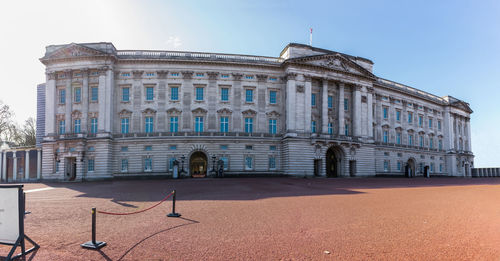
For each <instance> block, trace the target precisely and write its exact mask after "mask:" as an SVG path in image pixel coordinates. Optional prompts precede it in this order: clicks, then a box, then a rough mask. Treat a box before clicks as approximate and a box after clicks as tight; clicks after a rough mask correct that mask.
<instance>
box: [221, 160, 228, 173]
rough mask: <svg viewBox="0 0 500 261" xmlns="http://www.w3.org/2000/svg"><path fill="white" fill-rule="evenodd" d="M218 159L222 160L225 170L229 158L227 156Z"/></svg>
mask: <svg viewBox="0 0 500 261" xmlns="http://www.w3.org/2000/svg"><path fill="white" fill-rule="evenodd" d="M220 159H221V160H222V162H224V166H223V168H224V170H227V169H228V168H229V159H228V158H227V157H221V158H220Z"/></svg>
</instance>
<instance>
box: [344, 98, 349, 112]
mask: <svg viewBox="0 0 500 261" xmlns="http://www.w3.org/2000/svg"><path fill="white" fill-rule="evenodd" d="M348 110H349V100H348V99H344V111H348Z"/></svg>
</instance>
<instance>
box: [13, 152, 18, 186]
mask: <svg viewBox="0 0 500 261" xmlns="http://www.w3.org/2000/svg"><path fill="white" fill-rule="evenodd" d="M16 153H17V152H16V151H13V154H12V163H13V164H12V165H13V167H12V180H17V155H16Z"/></svg>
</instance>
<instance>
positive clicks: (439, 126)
mask: <svg viewBox="0 0 500 261" xmlns="http://www.w3.org/2000/svg"><path fill="white" fill-rule="evenodd" d="M438 130H441V121H438Z"/></svg>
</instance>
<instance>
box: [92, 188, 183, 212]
mask: <svg viewBox="0 0 500 261" xmlns="http://www.w3.org/2000/svg"><path fill="white" fill-rule="evenodd" d="M172 194H174V191H172V192H170V194H168V195H167V196H166V197H165V198H164V199H162V200H161V201H160V202H158V203H156V204H155V205H153V206H151V207H149V208H146V209H143V210H139V211H135V212H129V213H113V212H106V211H100V210H97V213H99V214H105V215H115V216H125V215H132V214H138V213H142V212H145V211H148V210H150V209H152V208H154V207H156V206H158V205H160V204H161V203H163V202H164V201H165V200H167V199H168V198H169V197H170V196H172Z"/></svg>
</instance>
